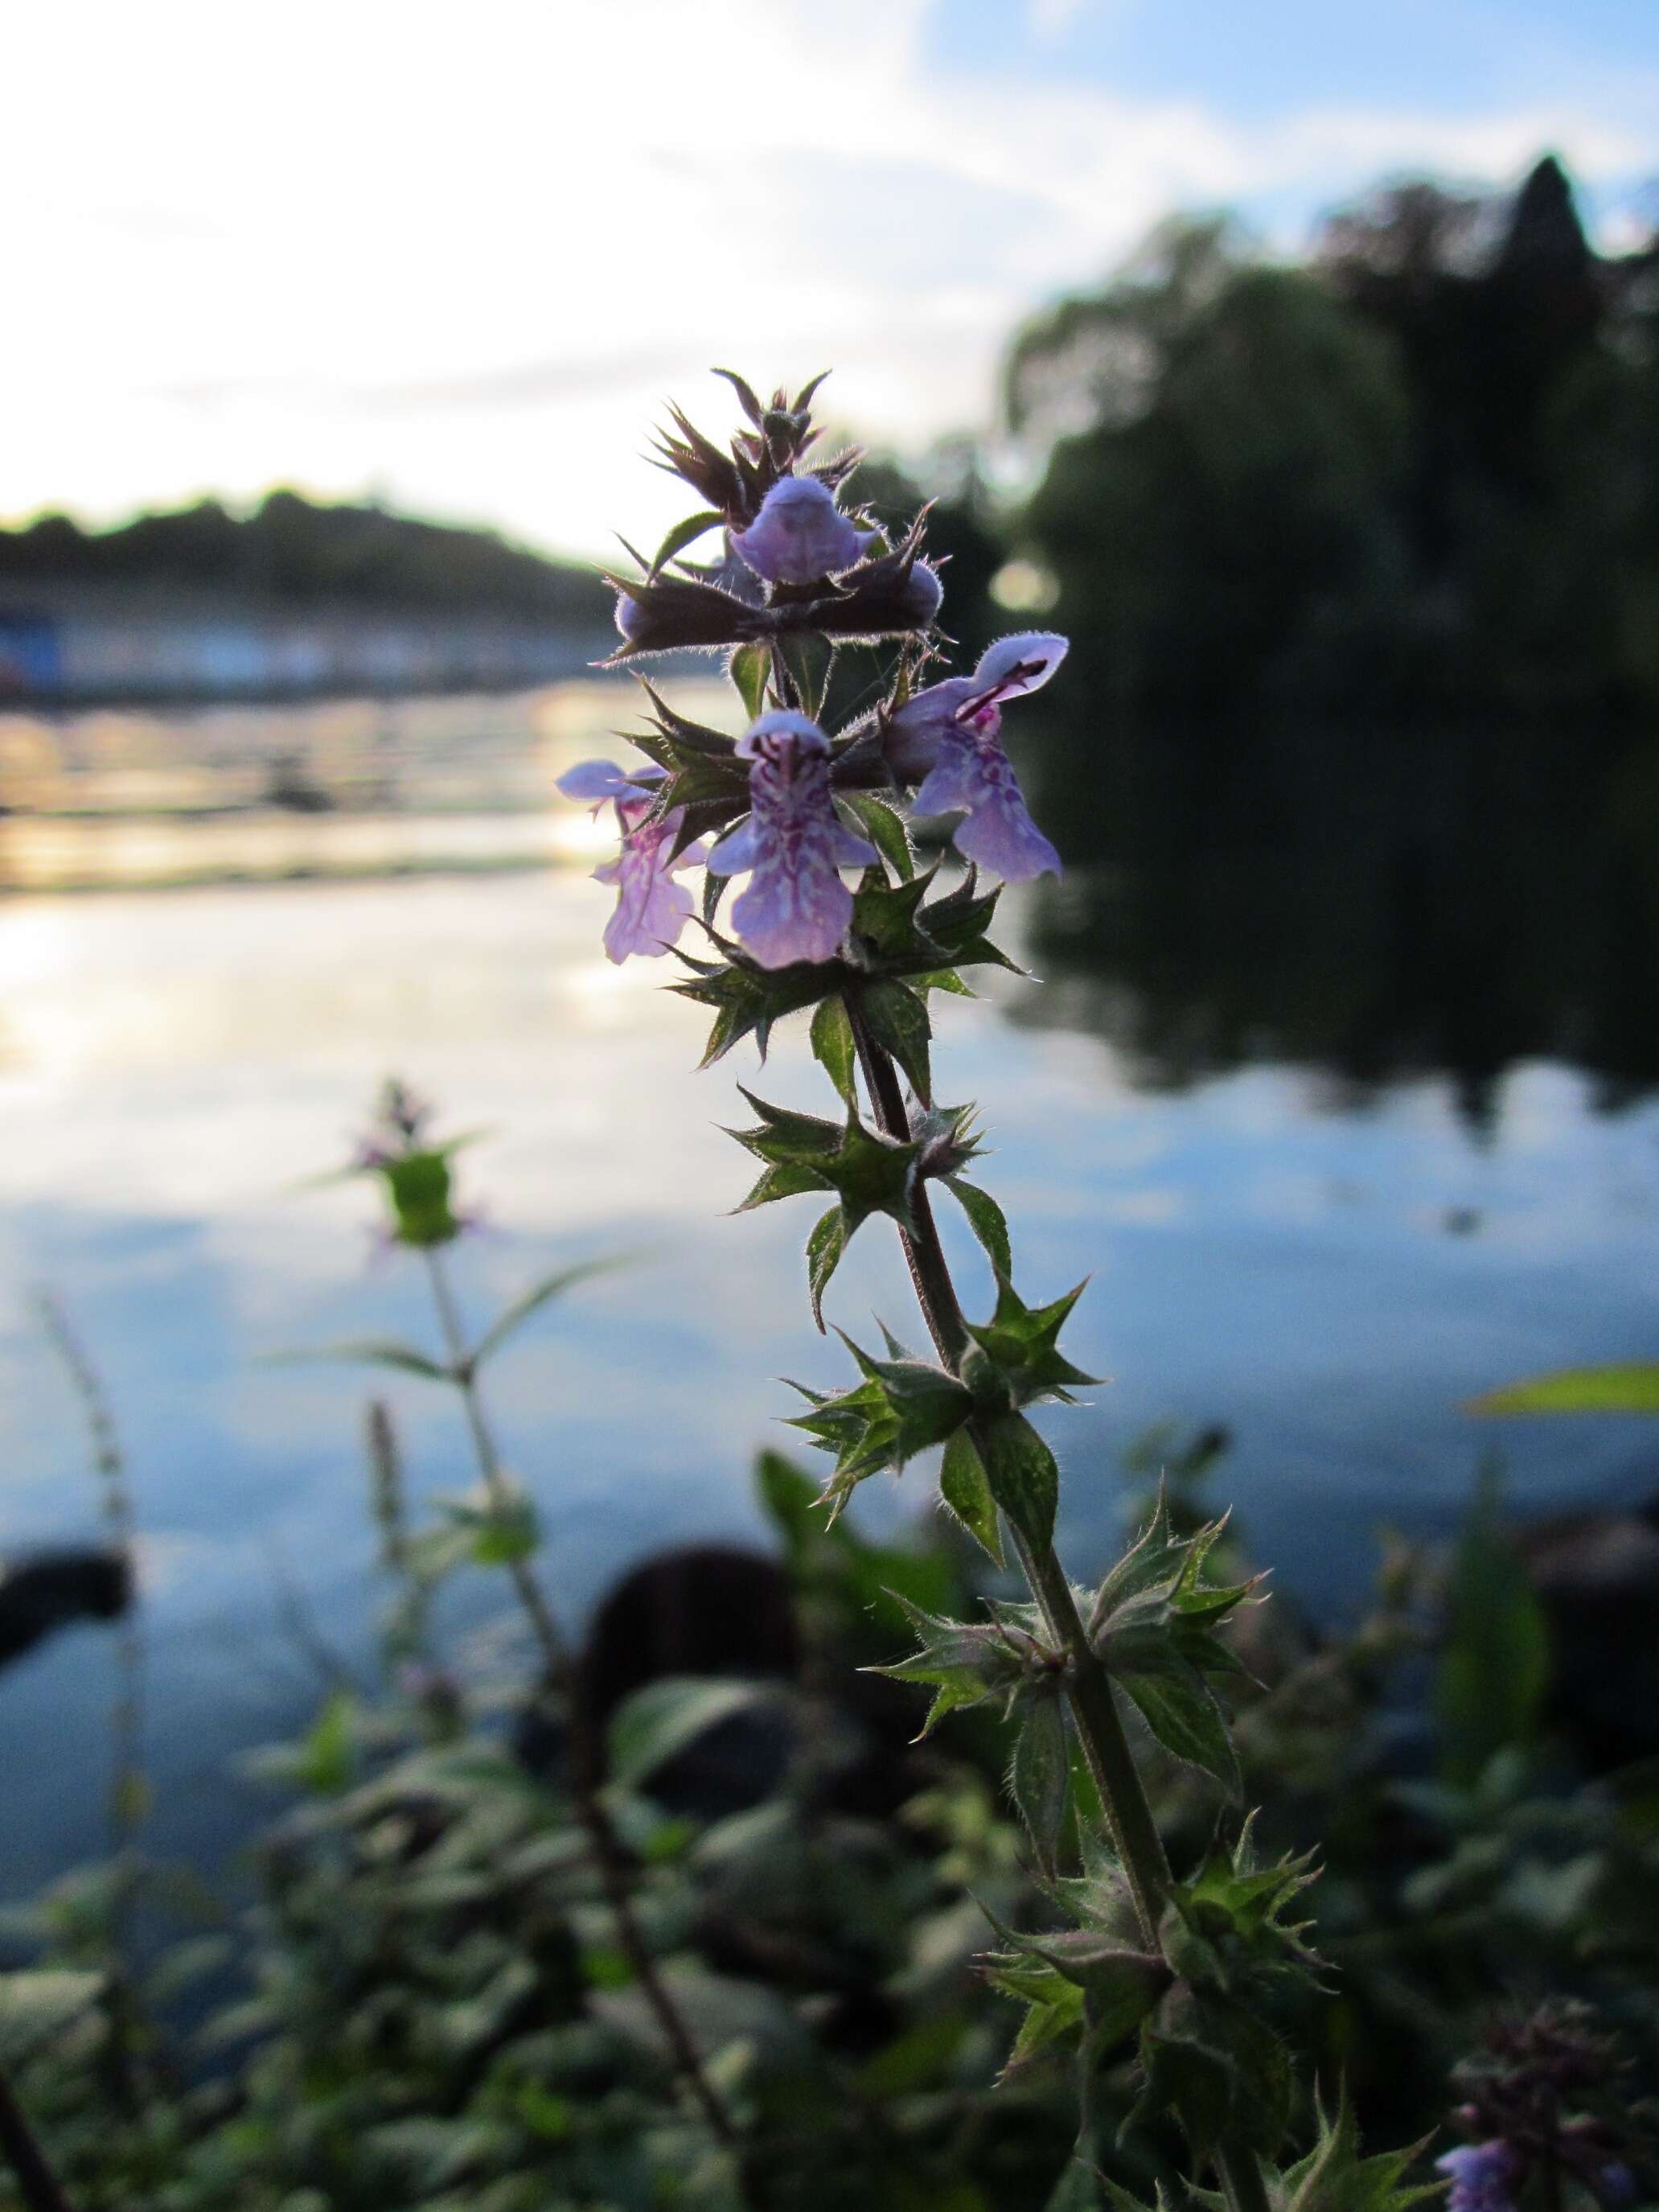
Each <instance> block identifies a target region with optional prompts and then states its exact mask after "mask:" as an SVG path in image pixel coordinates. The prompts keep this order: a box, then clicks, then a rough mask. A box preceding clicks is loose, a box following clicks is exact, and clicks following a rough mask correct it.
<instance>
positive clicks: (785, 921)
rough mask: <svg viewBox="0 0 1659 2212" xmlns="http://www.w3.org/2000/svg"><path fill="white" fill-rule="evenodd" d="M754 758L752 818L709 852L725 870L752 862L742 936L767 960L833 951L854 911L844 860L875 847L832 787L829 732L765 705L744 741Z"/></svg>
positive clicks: (861, 859) (771, 964)
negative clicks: (845, 813) (850, 824)
mask: <svg viewBox="0 0 1659 2212" xmlns="http://www.w3.org/2000/svg"><path fill="white" fill-rule="evenodd" d="M738 754H739V756H740V757H742V758H743V759H744V760H746V761H748V762H749V763H750V769H749V799H750V808H751V810H752V811H751V812H750V816H749V818H748V820H747V821H746V822H741V823H738V827H737V828H736V829H733V830H732V831H730V832H729V833H728V834H727V835H726V836H724V837H722V838H721V839H720V842H719V844H718V845H716V846H715V848H714V851H713V852H712V853H711V854H709V855H708V868H709V872H710V873H711V874H714V875H717V876H735V875H740V874H742V873H743V872H744V870H748V871H750V883H749V888H748V890H745V891H744V893H743V895H742V896H741V897H740V898H739V899H738V901H737V902H736V903H735V904H734V905H733V907H732V927H733V928H734V929H735V930H736V931H737V933H738V939H739V940H740V941H741V943H742V944H743V945H744V946H745V947H746V948H747V950H748V951H749V952H750V954H752V956H753V957H754V958H755V959H757V961H758V962H759V963H760V964H761V966H762V967H763V968H787V967H789V966H790V965H791V964H792V963H793V962H795V961H798V960H833V959H834V957H835V956H836V951H837V950H838V949H839V947H840V945H841V940H842V938H843V937H844V936H845V935H846V934H847V927H848V923H849V922H850V921H852V919H853V894H852V893H851V891H849V890H848V888H847V886H846V884H844V883H842V879H841V877H840V874H839V872H838V871H839V870H841V869H842V868H865V867H868V866H871V865H872V862H873V861H874V860H875V858H876V853H875V848H874V847H873V846H872V845H868V844H866V842H865V841H864V839H863V838H862V837H855V836H854V835H853V834H852V832H851V831H850V830H849V829H846V828H844V827H843V826H842V820H841V817H840V816H839V815H838V814H837V813H836V808H835V802H834V800H833V799H831V797H830V795H829V739H828V738H826V737H825V736H824V734H823V731H822V730H821V729H819V727H818V726H817V723H816V722H810V721H808V720H807V719H806V717H805V714H793V713H790V712H789V711H787V709H781V710H779V711H778V712H776V713H774V714H763V715H762V716H761V718H760V720H758V721H757V723H755V725H754V726H753V727H752V728H751V729H750V731H749V732H748V734H747V736H746V737H744V739H743V741H742V743H741V744H739V745H738Z"/></svg>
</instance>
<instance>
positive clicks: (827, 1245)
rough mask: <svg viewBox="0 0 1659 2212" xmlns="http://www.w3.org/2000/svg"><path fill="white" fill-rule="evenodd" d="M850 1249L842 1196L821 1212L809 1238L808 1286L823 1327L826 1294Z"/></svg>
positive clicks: (807, 1254)
mask: <svg viewBox="0 0 1659 2212" xmlns="http://www.w3.org/2000/svg"><path fill="white" fill-rule="evenodd" d="M846 1249H847V1215H846V1212H845V1211H844V1210H843V1208H842V1205H841V1203H840V1201H839V1200H837V1201H836V1204H835V1205H834V1206H831V1207H830V1208H829V1212H827V1213H823V1214H820V1215H819V1217H818V1218H817V1221H816V1222H815V1223H814V1224H813V1227H812V1233H811V1236H810V1237H808V1238H807V1240H806V1287H807V1291H808V1293H809V1295H810V1296H811V1301H812V1318H813V1320H814V1321H815V1322H817V1325H818V1330H819V1334H823V1294H824V1292H825V1291H826V1290H827V1289H828V1288H829V1278H830V1277H831V1276H832V1275H833V1274H834V1273H835V1272H836V1268H837V1267H839V1266H840V1265H841V1255H842V1253H843V1252H844V1251H845V1250H846Z"/></svg>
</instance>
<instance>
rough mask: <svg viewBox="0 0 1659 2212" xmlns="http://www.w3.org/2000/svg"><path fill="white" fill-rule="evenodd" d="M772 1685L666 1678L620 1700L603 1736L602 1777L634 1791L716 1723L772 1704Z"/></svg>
mask: <svg viewBox="0 0 1659 2212" xmlns="http://www.w3.org/2000/svg"><path fill="white" fill-rule="evenodd" d="M777 1694H778V1692H777V1686H776V1684H775V1683H764V1682H739V1681H725V1680H712V1679H710V1678H709V1677H708V1676H705V1675H691V1674H668V1675H665V1676H663V1677H661V1678H660V1679H659V1680H657V1681H654V1682H647V1684H646V1686H645V1687H644V1688H643V1689H641V1690H635V1692H633V1693H632V1695H631V1696H629V1697H627V1698H624V1699H623V1702H622V1703H621V1705H618V1706H617V1710H616V1712H615V1713H614V1714H613V1716H612V1717H611V1724H610V1728H609V1729H608V1731H607V1734H606V1747H607V1759H606V1773H607V1777H608V1778H609V1779H610V1781H611V1782H612V1783H613V1784H616V1786H617V1788H618V1789H622V1790H636V1789H638V1787H639V1786H640V1784H641V1783H642V1782H644V1781H646V1780H647V1778H649V1777H650V1776H651V1775H653V1774H654V1773H655V1772H656V1771H657V1769H658V1768H659V1766H664V1765H666V1764H667V1762H668V1761H669V1760H670V1759H673V1758H675V1757H677V1756H678V1753H681V1752H682V1751H684V1749H685V1747H686V1746H687V1745H688V1744H690V1743H692V1742H695V1741H696V1738H697V1737H698V1736H700V1735H702V1734H703V1733H704V1732H705V1731H706V1730H707V1729H711V1728H713V1727H714V1725H715V1723H717V1722H719V1721H723V1720H728V1719H730V1717H732V1714H733V1713H738V1712H744V1711H748V1710H749V1709H750V1708H751V1707H753V1706H755V1705H759V1704H763V1703H775V1701H776V1699H777Z"/></svg>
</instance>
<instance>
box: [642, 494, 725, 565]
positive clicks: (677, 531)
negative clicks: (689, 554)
mask: <svg viewBox="0 0 1659 2212" xmlns="http://www.w3.org/2000/svg"><path fill="white" fill-rule="evenodd" d="M725 520H726V517H725V516H724V515H723V514H721V513H720V511H719V509H718V508H716V507H706V508H704V510H703V511H702V513H700V514H688V515H687V516H686V518H685V520H684V522H677V523H676V524H675V525H674V527H673V528H672V529H671V531H670V532H669V533H668V535H667V537H666V538H664V539H663V541H662V544H660V545H659V546H658V548H657V551H656V557H655V558H654V559H653V562H652V563H651V566H650V568H648V569H647V572H646V574H647V580H649V579H650V578H651V577H653V576H654V575H655V574H657V572H658V570H659V569H660V568H666V566H667V565H668V563H669V562H671V560H672V559H673V557H674V556H675V555H676V554H677V553H683V552H684V550H685V549H686V547H687V546H688V545H694V544H696V541H697V539H698V538H701V537H702V535H703V533H704V532H705V531H709V530H714V529H715V528H717V527H718V526H719V525H720V523H722V522H724V521H725Z"/></svg>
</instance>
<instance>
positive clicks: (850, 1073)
mask: <svg viewBox="0 0 1659 2212" xmlns="http://www.w3.org/2000/svg"><path fill="white" fill-rule="evenodd" d="M812 1056H813V1058H814V1059H815V1060H817V1062H818V1064H819V1066H821V1067H822V1068H823V1071H824V1073H826V1074H827V1075H828V1076H829V1080H830V1081H831V1083H833V1084H834V1085H835V1086H836V1090H837V1091H840V1093H841V1095H842V1098H843V1099H845V1101H846V1102H847V1103H848V1105H849V1106H856V1105H857V1103H858V1093H857V1091H856V1089H855V1088H854V1070H855V1068H856V1067H857V1066H858V1051H857V1048H856V1047H855V1046H854V1042H853V1025H852V1024H851V1022H849V1021H848V1018H847V1004H846V1001H845V1000H843V999H842V996H841V994H840V993H839V992H836V993H834V994H832V995H831V996H830V997H829V998H827V999H825V1000H823V1001H822V1003H821V1004H820V1006H819V1007H818V1010H817V1012H816V1013H815V1014H814V1015H813V1017H812Z"/></svg>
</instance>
